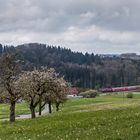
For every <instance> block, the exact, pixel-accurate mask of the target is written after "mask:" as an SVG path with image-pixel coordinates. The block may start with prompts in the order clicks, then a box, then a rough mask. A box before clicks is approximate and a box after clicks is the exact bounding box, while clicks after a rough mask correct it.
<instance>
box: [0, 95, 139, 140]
mask: <svg viewBox="0 0 140 140" xmlns="http://www.w3.org/2000/svg"><path fill="white" fill-rule="evenodd" d="M1 108H3V109H2V110H5V109H4V108H6V109H7V108H8V107H7V105H1V106H0V111H1ZM17 111H18V113H19V114H20V112H21V113H28V111H29V110H28V108H26V105H25V104H18V106H17ZM1 112H2V111H1ZM4 114H6V111H5V113H4ZM3 116H4V115H3ZM0 118H2V117H1V115H0ZM0 139H1V140H16V139H17V140H47V139H48V140H139V139H140V95H138V94H137V95H134V98H133V99H127V98H124V99H123V96H122V95H114V96H102V97H97V98H95V99H83V98H82V99H71V100H68V101H67V103H65V104H64V105H63V107H61V111H60V112H59V113H57V112H55V111H54V112H53V114H51V115H47V116H44V117H41V118H36V119H34V120H31V119H28V120H18V121H16V123H13V124H10V123H9V122H1V123H0Z"/></svg>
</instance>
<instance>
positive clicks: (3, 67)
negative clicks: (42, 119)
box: [0, 54, 68, 122]
mask: <svg viewBox="0 0 140 140" xmlns="http://www.w3.org/2000/svg"><path fill="white" fill-rule="evenodd" d="M20 62H21V61H20V60H18V59H17V56H16V55H15V54H6V55H3V56H2V57H1V58H0V90H1V91H0V97H1V100H2V101H3V102H7V103H9V104H10V122H14V121H15V106H16V103H17V102H22V101H23V100H24V101H27V102H28V104H29V108H30V111H31V117H32V118H35V117H36V113H35V109H36V107H37V106H38V107H39V115H41V112H42V109H43V108H44V106H45V105H46V104H49V112H50V113H51V112H52V111H51V105H52V103H55V104H56V108H57V111H58V110H59V105H60V103H61V102H63V101H64V100H65V99H66V95H67V93H68V90H67V89H68V84H67V83H66V81H65V80H64V79H63V78H62V77H60V76H59V75H58V74H57V73H56V72H55V70H54V69H51V68H50V69H48V68H45V67H42V68H40V69H34V70H33V71H24V72H21V69H20V67H19V66H20Z"/></svg>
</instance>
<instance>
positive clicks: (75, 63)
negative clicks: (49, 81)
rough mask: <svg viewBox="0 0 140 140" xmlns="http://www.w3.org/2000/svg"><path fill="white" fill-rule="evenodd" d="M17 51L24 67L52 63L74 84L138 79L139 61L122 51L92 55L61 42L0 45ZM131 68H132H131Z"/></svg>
mask: <svg viewBox="0 0 140 140" xmlns="http://www.w3.org/2000/svg"><path fill="white" fill-rule="evenodd" d="M9 52H10V53H11V52H16V53H18V54H19V59H21V60H23V61H24V64H23V69H24V70H31V69H33V68H34V67H41V66H47V67H53V68H55V69H56V71H57V72H59V73H60V74H61V75H64V77H65V79H66V80H67V81H69V82H71V83H72V84H73V85H76V86H78V87H82V88H101V87H112V86H122V85H137V84H139V83H140V65H139V64H140V62H139V61H138V60H134V59H130V58H128V57H125V58H124V55H121V56H123V57H120V56H117V55H116V56H115V55H105V56H104V57H103V55H94V54H93V53H92V54H89V53H86V54H83V53H80V52H73V51H71V50H70V49H66V48H61V47H60V46H58V47H56V46H47V45H45V44H38V43H30V44H23V45H18V46H16V47H14V46H2V45H0V54H3V53H9ZM130 70H131V71H130Z"/></svg>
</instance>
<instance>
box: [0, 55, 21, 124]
mask: <svg viewBox="0 0 140 140" xmlns="http://www.w3.org/2000/svg"><path fill="white" fill-rule="evenodd" d="M19 72H20V69H19V64H18V61H17V60H16V55H15V54H6V55H4V56H2V57H1V58H0V84H1V86H2V88H3V91H4V92H2V97H3V99H5V100H6V101H8V102H9V103H10V122H15V105H16V102H17V101H18V100H19V98H20V97H21V95H20V90H19V89H18V82H17V79H18V74H19Z"/></svg>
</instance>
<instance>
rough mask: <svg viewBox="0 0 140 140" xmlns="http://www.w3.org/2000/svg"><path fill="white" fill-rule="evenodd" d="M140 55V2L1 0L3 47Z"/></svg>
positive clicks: (0, 16) (111, 0) (1, 40)
mask: <svg viewBox="0 0 140 140" xmlns="http://www.w3.org/2000/svg"><path fill="white" fill-rule="evenodd" d="M29 42H39V43H45V44H53V45H61V46H62V47H67V48H71V49H72V50H74V51H82V52H86V51H88V52H90V53H91V52H93V53H124V52H137V53H139V54H140V0H61V1H60V0H22V1H21V0H0V43H2V44H10V45H11V44H13V45H18V44H22V43H29Z"/></svg>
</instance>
